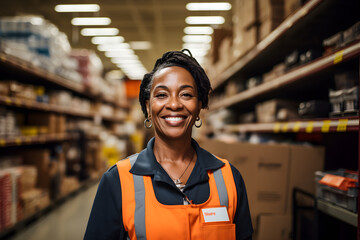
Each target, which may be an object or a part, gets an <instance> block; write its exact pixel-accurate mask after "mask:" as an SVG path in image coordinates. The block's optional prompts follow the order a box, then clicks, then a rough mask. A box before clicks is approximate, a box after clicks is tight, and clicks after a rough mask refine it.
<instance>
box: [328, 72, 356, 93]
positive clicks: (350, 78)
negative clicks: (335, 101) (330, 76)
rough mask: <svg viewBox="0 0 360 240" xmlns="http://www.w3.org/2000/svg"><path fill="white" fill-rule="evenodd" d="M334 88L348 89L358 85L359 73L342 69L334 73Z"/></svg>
mask: <svg viewBox="0 0 360 240" xmlns="http://www.w3.org/2000/svg"><path fill="white" fill-rule="evenodd" d="M334 81H335V90H341V89H349V88H352V87H355V86H357V85H358V81H359V73H358V72H357V71H344V72H341V73H337V74H335V75H334Z"/></svg>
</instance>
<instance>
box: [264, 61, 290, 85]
mask: <svg viewBox="0 0 360 240" xmlns="http://www.w3.org/2000/svg"><path fill="white" fill-rule="evenodd" d="M285 69H286V66H285V64H284V63H279V64H277V65H275V66H274V67H273V68H272V70H271V71H269V72H267V73H264V74H263V76H262V79H263V82H269V81H272V80H274V79H276V78H277V77H280V76H282V75H284V73H285Z"/></svg>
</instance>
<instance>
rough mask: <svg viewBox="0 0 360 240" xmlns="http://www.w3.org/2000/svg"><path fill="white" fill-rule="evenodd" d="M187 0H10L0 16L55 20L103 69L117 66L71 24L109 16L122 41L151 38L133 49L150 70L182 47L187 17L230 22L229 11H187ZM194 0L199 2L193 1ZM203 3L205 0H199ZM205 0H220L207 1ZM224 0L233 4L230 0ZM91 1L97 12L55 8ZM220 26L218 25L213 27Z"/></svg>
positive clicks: (74, 44) (1, 10)
mask: <svg viewBox="0 0 360 240" xmlns="http://www.w3.org/2000/svg"><path fill="white" fill-rule="evenodd" d="M188 2H191V1H186V0H102V1H99V0H98V1H96V0H89V1H84V0H78V1H70V0H63V1H57V0H56V1H50V0H11V1H2V3H1V5H2V6H1V9H0V16H14V15H20V14H21V15H24V14H36V15H41V16H43V17H44V18H45V19H47V20H49V21H50V22H52V23H54V24H55V25H56V26H57V27H58V28H59V29H60V31H62V32H64V33H65V34H66V35H67V36H68V39H69V41H70V44H71V46H72V47H73V48H86V49H93V50H95V51H96V52H97V54H98V56H99V57H100V58H101V59H102V61H103V64H104V69H105V71H109V70H113V69H118V67H117V66H116V65H114V64H113V63H112V62H111V61H110V59H109V58H107V57H106V56H105V55H104V53H103V52H100V51H98V50H97V48H96V45H94V44H92V43H91V37H84V36H82V35H81V34H80V30H81V28H82V27H78V26H72V25H71V20H72V18H73V17H90V16H97V17H109V18H110V19H111V24H110V25H109V26H106V27H115V28H118V29H119V35H120V36H123V37H124V39H125V42H130V41H150V42H151V44H152V47H151V48H150V49H148V50H135V54H137V55H138V56H139V59H140V61H141V62H142V63H143V65H144V67H145V68H146V69H147V70H148V71H150V70H151V69H152V67H153V65H154V63H155V60H156V59H157V58H158V57H160V56H161V55H162V54H163V53H164V52H166V51H169V50H180V49H181V48H182V43H183V42H182V37H183V36H184V28H185V27H186V26H187V24H186V23H185V18H186V17H187V16H208V15H214V16H223V17H224V18H225V23H224V24H223V25H229V24H231V11H213V12H206V11H194V12H190V11H188V10H186V8H185V5H186V4H187V3H188ZM196 2H201V1H199V0H196ZM202 2H204V1H202ZM206 2H220V1H219V0H217V1H216V0H215V1H214V0H207V1H206ZM227 2H230V3H232V2H233V0H228V1H227ZM71 3H72V4H75V3H76V4H84V3H86V4H90V3H95V4H99V5H100V11H99V12H97V13H58V12H56V11H55V10H54V7H55V6H56V5H57V4H71ZM212 27H214V28H215V27H219V26H212Z"/></svg>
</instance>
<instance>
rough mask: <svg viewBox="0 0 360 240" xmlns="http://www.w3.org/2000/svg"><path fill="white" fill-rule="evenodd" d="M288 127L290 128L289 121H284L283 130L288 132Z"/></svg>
mask: <svg viewBox="0 0 360 240" xmlns="http://www.w3.org/2000/svg"><path fill="white" fill-rule="evenodd" d="M288 128H289V123H284V125H283V126H282V127H281V131H282V132H287V130H288Z"/></svg>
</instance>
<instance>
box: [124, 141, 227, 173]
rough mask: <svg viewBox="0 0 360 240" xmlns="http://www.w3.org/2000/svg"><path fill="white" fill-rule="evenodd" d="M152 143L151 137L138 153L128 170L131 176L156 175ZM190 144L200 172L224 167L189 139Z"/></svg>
mask: <svg viewBox="0 0 360 240" xmlns="http://www.w3.org/2000/svg"><path fill="white" fill-rule="evenodd" d="M154 142H155V138H154V137H153V138H151V139H150V141H149V142H148V144H147V146H146V148H145V149H144V150H142V151H141V152H140V153H139V155H138V157H137V159H136V162H135V163H134V165H133V166H132V168H131V169H130V172H131V173H132V174H135V175H142V176H145V175H148V176H149V175H155V174H156V172H157V170H158V168H157V164H159V163H158V162H157V161H156V158H155V155H154V151H153V148H154ZM191 144H192V146H193V147H194V149H195V151H196V154H197V164H198V165H199V167H200V169H201V170H205V171H208V170H216V169H218V168H220V167H222V166H223V165H224V163H223V162H222V161H220V160H219V159H217V158H216V157H215V156H214V155H212V154H211V153H209V152H208V151H206V150H205V149H203V148H201V147H200V146H199V144H198V143H197V142H196V141H195V140H194V139H191Z"/></svg>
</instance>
